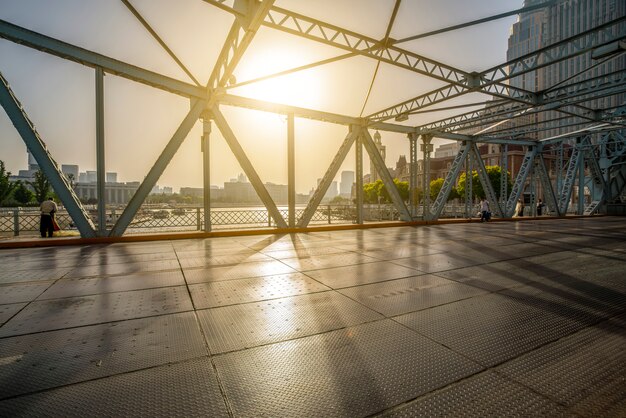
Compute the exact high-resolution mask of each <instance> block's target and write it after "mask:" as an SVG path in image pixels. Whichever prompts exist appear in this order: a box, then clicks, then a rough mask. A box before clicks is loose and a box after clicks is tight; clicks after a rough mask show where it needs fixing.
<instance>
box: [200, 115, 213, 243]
mask: <svg viewBox="0 0 626 418" xmlns="http://www.w3.org/2000/svg"><path fill="white" fill-rule="evenodd" d="M210 138H211V120H210V119H209V118H208V117H207V118H206V119H202V138H201V147H202V185H203V186H204V189H203V206H204V231H205V232H211V141H210Z"/></svg>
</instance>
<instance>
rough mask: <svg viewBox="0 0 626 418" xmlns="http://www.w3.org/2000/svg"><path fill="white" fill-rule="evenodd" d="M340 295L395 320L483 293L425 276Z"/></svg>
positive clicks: (354, 290)
mask: <svg viewBox="0 0 626 418" xmlns="http://www.w3.org/2000/svg"><path fill="white" fill-rule="evenodd" d="M340 293H342V294H344V295H346V296H348V297H349V298H351V299H354V300H357V301H359V302H360V303H362V304H363V305H365V306H368V307H369V308H371V309H373V310H375V311H377V312H380V313H382V314H383V315H385V316H394V315H400V314H404V313H408V312H414V311H418V310H421V309H426V308H430V307H433V306H437V305H442V304H445V303H449V302H454V301H457V300H460V299H465V298H469V297H472V296H476V295H480V294H483V293H486V291H484V290H481V289H477V288H475V287H471V286H466V285H463V284H459V283H455V282H452V281H450V280H446V279H442V278H439V277H436V276H433V275H424V276H417V277H410V278H408V279H397V280H391V281H388V282H383V283H374V284H369V285H364V286H358V287H351V288H348V289H341V290H340Z"/></svg>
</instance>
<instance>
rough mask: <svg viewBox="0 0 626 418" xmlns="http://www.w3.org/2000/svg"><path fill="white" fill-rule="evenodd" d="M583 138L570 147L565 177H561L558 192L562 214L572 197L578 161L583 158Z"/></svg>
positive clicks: (564, 212) (565, 211)
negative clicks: (561, 182) (561, 184)
mask: <svg viewBox="0 0 626 418" xmlns="http://www.w3.org/2000/svg"><path fill="white" fill-rule="evenodd" d="M582 147H583V140H578V141H577V143H576V145H575V146H574V147H573V148H572V154H571V156H570V159H569V163H568V164H567V171H566V173H565V178H564V179H563V186H562V187H561V192H560V193H559V201H558V204H559V212H561V214H562V215H565V214H566V213H567V207H568V206H569V201H570V199H571V197H572V190H573V189H574V183H575V181H576V174H577V171H578V169H579V161H581V160H583V156H582V155H583V150H582Z"/></svg>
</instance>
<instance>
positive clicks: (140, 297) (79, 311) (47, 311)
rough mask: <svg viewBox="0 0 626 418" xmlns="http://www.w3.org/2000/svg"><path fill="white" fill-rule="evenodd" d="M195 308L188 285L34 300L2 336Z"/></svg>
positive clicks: (6, 326) (3, 330) (6, 325)
mask: <svg viewBox="0 0 626 418" xmlns="http://www.w3.org/2000/svg"><path fill="white" fill-rule="evenodd" d="M189 310H192V305H191V299H190V298H189V294H188V293H187V289H186V288H185V287H184V286H177V287H165V288H160V289H148V290H136V291H132V292H118V293H106V294H102V295H94V296H84V297H76V298H65V299H51V300H42V301H35V302H32V303H30V304H29V305H28V306H27V307H26V308H24V309H23V310H22V311H21V312H20V313H19V314H17V315H16V316H14V317H13V318H12V319H11V320H10V321H9V322H7V323H6V324H4V326H3V327H2V328H0V337H6V336H9V335H23V334H29V333H32V332H39V331H49V330H54V329H62V328H70V327H79V326H83V325H92V324H100V323H104V322H111V321H121V320H125V319H134V318H141V317H146V316H153V315H163V314H168V313H176V312H183V311H189Z"/></svg>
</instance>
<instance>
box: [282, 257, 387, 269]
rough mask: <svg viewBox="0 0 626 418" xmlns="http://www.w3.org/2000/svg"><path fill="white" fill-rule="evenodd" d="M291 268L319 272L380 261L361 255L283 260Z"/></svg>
mask: <svg viewBox="0 0 626 418" xmlns="http://www.w3.org/2000/svg"><path fill="white" fill-rule="evenodd" d="M281 261H282V262H283V263H285V264H287V265H288V266H289V267H291V268H293V269H295V270H299V271H307V270H317V269H323V268H330V267H341V266H351V265H355V264H364V263H372V262H374V261H380V260H377V259H375V258H372V257H368V256H366V255H363V254H359V253H341V254H328V255H315V256H311V257H299V258H285V259H282V260H281Z"/></svg>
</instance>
